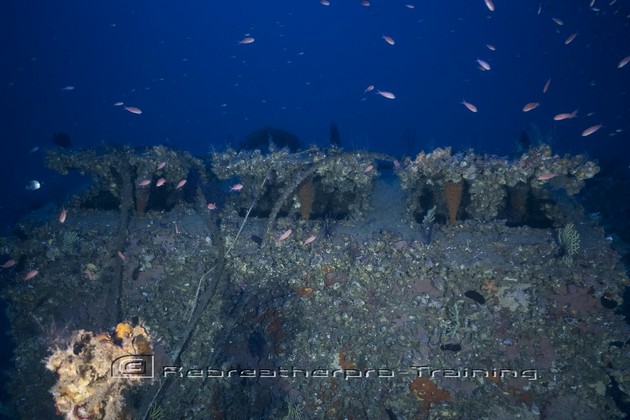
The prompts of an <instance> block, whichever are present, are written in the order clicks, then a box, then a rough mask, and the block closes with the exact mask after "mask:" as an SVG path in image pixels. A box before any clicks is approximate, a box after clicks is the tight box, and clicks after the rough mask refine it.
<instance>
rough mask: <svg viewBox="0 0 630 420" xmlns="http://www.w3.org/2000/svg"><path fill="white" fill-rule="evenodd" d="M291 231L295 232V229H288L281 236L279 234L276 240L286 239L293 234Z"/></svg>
mask: <svg viewBox="0 0 630 420" xmlns="http://www.w3.org/2000/svg"><path fill="white" fill-rule="evenodd" d="M291 233H293V230H291V229H287V230H286V231H285V232H284V233H283V234H282V235H280V236H278V238H276V241H284V240H285V239H287V238H288V237H289V236H291Z"/></svg>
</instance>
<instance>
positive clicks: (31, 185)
mask: <svg viewBox="0 0 630 420" xmlns="http://www.w3.org/2000/svg"><path fill="white" fill-rule="evenodd" d="M41 187H42V184H40V183H39V181H37V180H35V179H31V180H30V181H28V182H27V183H26V189H27V190H28V191H35V190H39V189H40V188H41Z"/></svg>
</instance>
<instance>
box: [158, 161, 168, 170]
mask: <svg viewBox="0 0 630 420" xmlns="http://www.w3.org/2000/svg"><path fill="white" fill-rule="evenodd" d="M165 166H166V162H160V163H158V166H157V168H156V169H157V170H158V171H161V170H162V169H164V167H165Z"/></svg>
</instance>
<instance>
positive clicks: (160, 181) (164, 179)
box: [155, 178, 166, 187]
mask: <svg viewBox="0 0 630 420" xmlns="http://www.w3.org/2000/svg"><path fill="white" fill-rule="evenodd" d="M164 184H166V178H160V179H158V180H157V182H156V183H155V186H156V187H161V186H162V185H164Z"/></svg>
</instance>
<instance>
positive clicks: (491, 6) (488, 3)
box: [483, 0, 494, 12]
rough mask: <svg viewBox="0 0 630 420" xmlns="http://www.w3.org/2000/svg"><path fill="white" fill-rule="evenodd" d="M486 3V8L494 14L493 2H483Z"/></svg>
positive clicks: (487, 0) (489, 0) (486, 0)
mask: <svg viewBox="0 0 630 420" xmlns="http://www.w3.org/2000/svg"><path fill="white" fill-rule="evenodd" d="M483 1H484V2H485V3H486V7H487V8H488V10H490V11H491V12H494V3H493V2H492V0H483Z"/></svg>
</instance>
